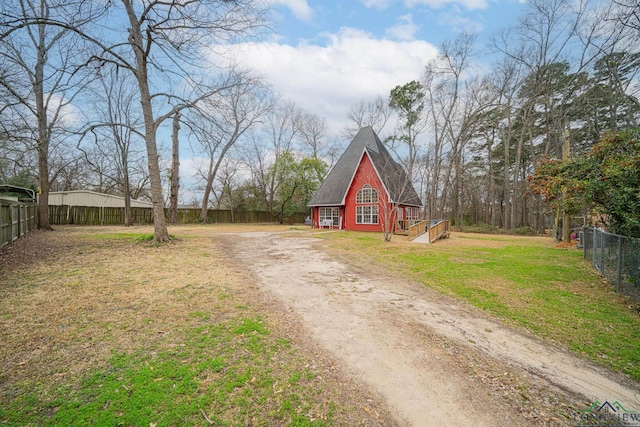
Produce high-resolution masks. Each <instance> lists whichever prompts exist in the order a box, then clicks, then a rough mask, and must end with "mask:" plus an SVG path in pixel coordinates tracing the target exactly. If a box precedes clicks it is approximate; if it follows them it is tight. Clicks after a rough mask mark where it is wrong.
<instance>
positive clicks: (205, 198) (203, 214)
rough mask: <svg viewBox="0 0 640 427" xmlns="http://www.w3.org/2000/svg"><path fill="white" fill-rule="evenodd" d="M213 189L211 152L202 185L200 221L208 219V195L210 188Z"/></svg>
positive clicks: (209, 194)
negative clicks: (204, 180) (205, 178)
mask: <svg viewBox="0 0 640 427" xmlns="http://www.w3.org/2000/svg"><path fill="white" fill-rule="evenodd" d="M212 189H213V153H211V158H210V159H209V169H208V170H207V184H206V185H205V187H204V194H203V195H202V207H201V209H200V221H202V222H203V223H205V224H206V223H207V221H208V219H209V216H208V215H209V197H210V196H211V190H212Z"/></svg>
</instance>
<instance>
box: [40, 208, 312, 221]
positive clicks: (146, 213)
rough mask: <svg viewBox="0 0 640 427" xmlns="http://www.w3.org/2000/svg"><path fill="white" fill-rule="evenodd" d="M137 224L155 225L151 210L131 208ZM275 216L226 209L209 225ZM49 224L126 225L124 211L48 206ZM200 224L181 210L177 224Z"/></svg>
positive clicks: (213, 214) (212, 214)
mask: <svg viewBox="0 0 640 427" xmlns="http://www.w3.org/2000/svg"><path fill="white" fill-rule="evenodd" d="M305 215H307V214H306V213H296V214H294V215H292V216H291V217H290V218H286V219H285V221H286V222H287V223H291V224H294V223H296V224H298V223H304V217H305ZM131 218H132V221H133V223H134V224H151V223H153V212H152V210H151V208H131ZM277 221H278V219H277V218H276V217H274V215H273V214H271V213H269V212H266V211H231V210H225V209H209V211H208V212H207V222H209V223H212V224H213V223H224V224H234V223H238V224H258V223H265V222H266V223H270V222H277ZM49 222H50V223H51V224H52V225H63V224H76V225H120V224H124V208H107V207H90V206H49ZM195 222H200V209H196V208H189V209H178V223H179V224H190V223H195Z"/></svg>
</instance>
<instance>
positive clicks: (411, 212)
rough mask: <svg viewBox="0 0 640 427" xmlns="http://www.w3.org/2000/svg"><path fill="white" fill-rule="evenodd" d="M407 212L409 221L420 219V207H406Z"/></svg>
mask: <svg viewBox="0 0 640 427" xmlns="http://www.w3.org/2000/svg"><path fill="white" fill-rule="evenodd" d="M406 212H407V220H408V221H416V220H418V219H419V218H418V215H419V210H418V208H409V207H408V208H406Z"/></svg>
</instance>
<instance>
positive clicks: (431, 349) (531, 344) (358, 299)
mask: <svg viewBox="0 0 640 427" xmlns="http://www.w3.org/2000/svg"><path fill="white" fill-rule="evenodd" d="M226 240H227V244H229V245H230V246H231V247H233V248H234V252H235V256H236V257H237V258H239V259H241V260H242V261H243V262H245V263H246V265H247V266H248V267H249V268H250V269H251V270H252V272H253V274H254V276H255V277H256V279H257V283H258V284H259V286H260V288H261V289H262V290H263V292H265V294H267V295H270V296H271V297H272V298H273V299H274V300H276V301H278V302H280V303H283V304H284V306H285V308H286V310H287V311H288V312H289V313H290V316H291V317H292V318H296V319H300V320H301V322H302V325H303V330H305V331H306V332H307V333H308V335H309V337H308V339H309V340H311V341H313V342H315V343H319V344H320V345H321V346H322V347H323V348H324V349H326V350H327V351H328V352H329V353H330V354H332V355H333V356H334V357H336V358H337V359H338V360H339V361H340V362H341V364H342V366H343V369H344V371H345V372H347V373H348V374H350V375H353V376H355V377H356V378H358V379H359V380H360V381H364V382H365V383H366V384H367V385H368V386H369V387H371V388H372V389H373V390H374V391H376V392H378V393H380V394H381V395H383V396H384V397H385V398H386V399H387V402H388V403H389V405H390V408H391V409H392V410H393V411H394V413H395V414H396V416H397V418H398V419H399V420H401V423H403V424H406V425H412V426H423V425H456V426H463V425H469V426H471V425H473V426H481V425H484V426H500V425H504V426H512V425H575V424H576V420H574V418H573V417H574V416H575V414H576V413H577V411H580V410H582V409H584V408H585V406H588V405H589V404H590V403H592V402H595V401H597V400H599V401H602V402H604V401H605V400H610V401H611V402H613V401H616V400H618V401H620V402H629V403H628V404H629V405H631V406H632V407H633V408H636V407H640V392H638V390H637V389H636V388H635V387H636V386H637V385H632V384H627V385H626V386H625V385H623V381H622V379H621V378H619V377H617V376H614V375H613V374H611V373H609V372H606V371H604V370H603V369H601V368H598V367H595V366H592V365H591V364H589V363H587V362H585V361H583V360H581V359H579V358H576V357H574V356H571V355H569V354H567V353H566V352H564V351H561V350H560V349H557V348H554V347H552V346H550V345H548V344H545V343H542V342H540V341H539V340H537V339H535V338H534V337H532V336H526V335H523V334H521V333H516V332H514V331H512V330H511V329H509V328H507V327H505V326H504V325H502V324H501V323H500V322H499V321H496V320H495V319H492V318H490V317H489V316H486V315H484V314H483V313H480V312H479V311H478V310H474V309H472V308H469V307H467V306H465V305H464V304H461V303H459V302H455V301H452V300H451V299H449V298H445V297H443V296H441V295H439V294H437V293H435V292H433V291H431V290H429V289H426V288H424V287H422V286H419V285H416V284H412V283H408V282H407V281H406V280H403V279H400V278H398V277H393V276H390V275H387V274H386V273H384V272H381V271H380V270H379V269H375V268H372V267H371V266H365V265H358V262H357V261H355V260H336V259H334V258H333V257H331V256H330V255H329V254H328V253H327V252H326V248H324V247H323V243H322V242H321V241H318V239H313V238H309V237H308V236H306V237H304V236H303V237H300V236H294V235H289V236H287V235H283V234H273V233H264V232H255V233H243V234H239V235H236V236H233V237H230V236H228V237H227V239H226ZM460 243H464V242H463V241H461V242H460ZM447 244H451V242H448V243H447ZM488 244H491V242H488Z"/></svg>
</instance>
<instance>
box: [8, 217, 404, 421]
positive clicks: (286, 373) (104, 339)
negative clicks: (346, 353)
mask: <svg viewBox="0 0 640 427" xmlns="http://www.w3.org/2000/svg"><path fill="white" fill-rule="evenodd" d="M249 229H250V228H249V227H244V228H242V229H241V231H247V230H249ZM258 229H260V230H262V231H281V230H285V229H286V228H283V227H275V226H274V227H270V228H267V229H265V227H262V228H258ZM228 231H240V230H234V229H232V228H229V227H218V226H193V227H186V226H185V227H176V228H172V229H170V232H171V234H172V235H174V236H175V237H176V238H177V240H176V241H173V242H171V243H169V244H166V245H161V246H157V245H154V244H152V243H149V242H148V236H149V235H150V233H151V232H152V229H151V228H149V227H133V228H130V229H124V228H122V227H102V228H101V227H60V228H58V229H57V230H56V231H54V232H48V233H42V232H35V233H33V234H32V235H31V236H29V237H28V238H27V239H26V240H25V241H21V242H19V243H18V244H16V245H15V246H14V247H11V248H9V249H8V250H5V251H3V253H2V254H0V343H2V345H0V425H7V426H47V425H51V426H53V425H56V426H58V425H64V426H73V425H77V426H85V425H110V426H117V425H123V426H205V425H215V426H257V425H260V426H266V425H269V426H272V425H273V426H285V425H289V426H323V425H345V426H346V425H356V424H359V423H361V422H364V424H365V425H394V421H393V418H392V417H391V416H389V414H388V413H387V412H386V410H385V409H382V410H380V409H379V408H378V407H377V406H380V402H379V401H377V400H376V398H375V397H372V396H368V395H366V394H365V393H366V392H362V391H361V390H360V384H357V383H355V382H350V381H348V380H345V379H344V378H342V377H340V375H339V373H337V372H336V371H335V368H334V367H333V366H331V362H330V361H329V359H327V358H326V356H323V353H322V352H321V351H319V350H318V349H316V348H314V347H307V346H301V345H300V343H299V340H297V339H296V337H298V335H297V334H298V332H296V331H295V330H294V329H291V327H290V326H287V328H288V329H283V328H282V327H281V326H280V325H286V322H284V321H282V320H281V319H280V318H279V316H281V314H280V311H279V309H277V308H271V307H269V305H268V303H267V302H265V301H264V299H262V298H261V296H260V293H259V291H258V290H257V288H256V286H255V285H254V283H253V278H252V277H251V276H250V275H249V274H248V273H246V272H245V271H244V270H243V269H242V268H241V266H239V265H236V264H235V263H234V262H233V260H232V259H231V258H229V257H228V254H227V249H228V248H227V247H225V243H224V240H220V234H219V233H221V232H222V233H224V232H228ZM376 405H377V406H376ZM374 408H377V409H376V410H374Z"/></svg>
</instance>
